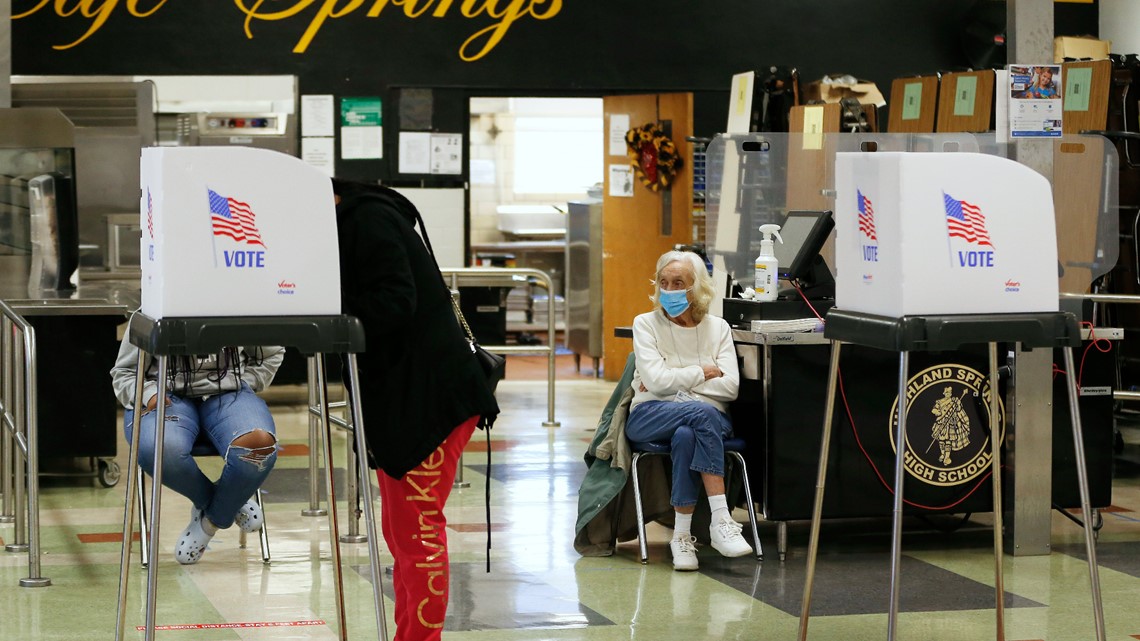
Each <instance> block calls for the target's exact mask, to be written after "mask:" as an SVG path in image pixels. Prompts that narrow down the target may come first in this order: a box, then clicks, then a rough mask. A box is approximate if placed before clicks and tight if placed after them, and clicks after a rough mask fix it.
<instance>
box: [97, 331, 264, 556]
mask: <svg viewBox="0 0 1140 641" xmlns="http://www.w3.org/2000/svg"><path fill="white" fill-rule="evenodd" d="M139 353H140V352H139V348H138V347H136V346H135V345H133V344H132V343H131V342H130V341H129V340H128V337H126V336H124V337H123V341H122V343H121V344H120V345H119V355H118V357H117V358H116V359H115V366H114V368H113V369H111V381H112V384H113V386H114V388H115V395H116V396H117V397H118V399H119V402H120V403H121V404H122V405H123V407H124V408H125V411H124V412H123V432H124V433H125V435H126V437H127V441H128V442H130V441H131V439H132V438H134V435H133V434H131V430H132V427H133V425H134V413H135V411H136V409H137V408H135V407H133V404H134V400H135V373H136V371H137V368H138V362H139ZM284 356H285V349H284V348H283V347H227V348H225V349H224V350H222V351H221V352H219V353H217V354H210V355H206V356H193V357H180V358H173V359H171V360H170V361H169V364H168V369H169V371H168V372H167V380H168V381H169V388H168V393H167V395H166V398H165V399H159V398H158V382H157V381H158V360H157V359H153V358H152V359H150V363H149V364H148V365H147V369H146V378H145V381H144V383H143V395H142V398H143V403H145V404H146V405H145V406H144V407H143V409H142V417H141V423H140V426H139V431H140V434H141V440H140V441H139V465H140V466H142V467H143V469H144V470H145V471H146V473H147V474H152V473H153V467H154V445H155V438H154V436H155V418H156V416H157V414H158V412H157V411H155V410H156V409H157V408H159V407H163V408H165V410H164V411H165V412H166V427H165V430H164V432H163V452H162V484H163V485H164V486H166V487H168V488H170V489H172V490H174V491H175V492H178V493H179V494H181V495H182V496H185V497H186V498H188V499H190V502H191V503H192V504H193V505H192V506H191V510H190V523H189V524H188V525H187V526H186V527H185V528H184V529H183V531H182V534H181V535H179V537H178V542H177V543H176V544H175V546H174V558H175V559H177V560H178V562H179V563H181V564H183V565H189V564H193V563H197V562H198V561H200V560H201V559H202V554H203V553H204V552H205V551H206V546H207V544H209V542H210V539H212V538H213V537H214V534H216V533H217V531H218V530H224V529H226V528H228V527H230V526H232V525H233V524H235V523H236V524H237V526H238V527H239V528H241V529H242V530H243V531H244V532H256V531H258V530H260V529H261V526H262V524H263V523H264V515H263V514H262V511H261V507H260V506H259V505H258V504H257V501H256V500H255V499H254V498H252V497H253V495H254V493H255V492H257V491H258V490H259V488H260V487H261V485H262V483H264V482H265V479H266V478H267V477H268V476H269V472H270V471H271V470H272V469H273V465H274V463H276V462H277V436H276V430H275V428H274V424H273V417H272V416H271V415H270V413H269V407H268V406H267V405H266V403H265V401H264V400H262V399H261V397H259V396H258V395H257V392H260V391H261V390H264V389H265V388H267V387H269V384H270V383H271V382H272V381H273V376H274V375H275V374H276V373H277V368H278V367H279V366H280V365H281V360H282V359H283V358H284ZM203 441H208V442H209V443H210V444H211V445H212V446H213V448H214V450H216V451H217V452H218V453H219V454H221V455H222V458H223V459H224V463H223V465H222V473H221V475H220V476H219V477H218V480H216V481H211V480H210V479H209V478H208V477H207V476H206V475H205V474H204V473H203V472H202V469H201V468H200V467H198V463H197V462H196V461H195V460H194V457H193V456H192V455H191V451H192V450H193V449H194V446H195V444H197V443H201V442H203Z"/></svg>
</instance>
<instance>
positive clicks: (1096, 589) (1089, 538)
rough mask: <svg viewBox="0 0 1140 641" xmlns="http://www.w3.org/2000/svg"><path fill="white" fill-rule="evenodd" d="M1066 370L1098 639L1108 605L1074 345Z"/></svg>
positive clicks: (1069, 349) (1067, 355)
mask: <svg viewBox="0 0 1140 641" xmlns="http://www.w3.org/2000/svg"><path fill="white" fill-rule="evenodd" d="M1064 351H1065V371H1066V372H1069V376H1068V377H1067V378H1068V380H1069V384H1068V390H1069V419H1070V421H1071V422H1072V424H1073V451H1074V454H1075V456H1076V459H1077V487H1078V488H1079V490H1080V493H1081V516H1082V517H1083V518H1084V522H1085V525H1084V528H1082V529H1083V530H1084V532H1085V555H1086V556H1087V557H1088V563H1089V590H1090V593H1091V594H1092V603H1093V621H1094V623H1095V625H1096V638H1097V641H1104V634H1105V632H1104V606H1103V604H1102V603H1101V598H1100V574H1099V572H1098V570H1097V562H1096V542H1095V541H1094V539H1093V528H1092V523H1093V517H1092V508H1091V507H1090V505H1089V477H1088V469H1087V467H1086V466H1085V441H1084V436H1083V434H1082V430H1081V411H1080V407H1079V406H1078V405H1077V403H1078V402H1079V400H1080V399H1079V398H1078V395H1077V381H1076V378H1075V372H1076V371H1077V370H1076V369H1075V368H1074V366H1073V348H1072V347H1066V348H1065V350H1064Z"/></svg>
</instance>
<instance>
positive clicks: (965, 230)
mask: <svg viewBox="0 0 1140 641" xmlns="http://www.w3.org/2000/svg"><path fill="white" fill-rule="evenodd" d="M942 199H943V201H944V202H945V204H946V233H947V234H948V235H949V236H950V237H951V238H962V239H964V240H966V242H970V243H974V244H975V245H978V246H989V247H993V246H994V244H993V243H991V242H990V233H989V232H988V231H986V217H985V215H984V214H982V209H981V208H980V207H978V206H977V205H972V204H970V203H968V202H966V201H964V200H958V199H956V198H954V197H952V196H950V194H947V193H946V192H942Z"/></svg>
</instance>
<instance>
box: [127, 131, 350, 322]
mask: <svg viewBox="0 0 1140 641" xmlns="http://www.w3.org/2000/svg"><path fill="white" fill-rule="evenodd" d="M141 183H142V185H141V187H142V194H141V197H142V202H141V207H140V212H141V217H142V220H141V222H140V225H141V228H142V247H141V248H140V249H141V253H140V254H139V255H140V256H141V261H140V262H141V263H142V312H143V313H144V314H146V315H147V316H149V317H151V318H154V319H161V318H166V317H179V316H297V315H323V314H339V313H340V267H339V261H338V258H337V257H338V255H339V254H338V250H337V235H336V211H335V203H334V201H333V193H332V184H331V182H330V181H329V178H328V176H327V175H326V174H324V173H323V172H321V171H318V170H316V169H314V168H313V167H310V166H309V165H307V164H305V163H304V162H302V161H301V160H299V159H298V158H295V157H293V156H289V155H286V154H282V153H278V152H274V151H269V150H265V149H253V148H248V147H166V148H164V147H152V148H148V149H144V150H143V152H142V166H141Z"/></svg>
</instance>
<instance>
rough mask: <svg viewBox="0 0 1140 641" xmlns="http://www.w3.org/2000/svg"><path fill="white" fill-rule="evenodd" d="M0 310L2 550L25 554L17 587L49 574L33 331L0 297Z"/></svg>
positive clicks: (42, 581)
mask: <svg viewBox="0 0 1140 641" xmlns="http://www.w3.org/2000/svg"><path fill="white" fill-rule="evenodd" d="M0 312H2V313H3V316H2V317H0V422H2V423H3V430H2V431H3V434H2V435H0V477H2V480H0V483H2V486H0V491H2V492H3V494H4V496H3V502H2V504H0V521H3V522H5V523H14V524H15V533H14V534H13V535H12V542H11V543H9V544H8V545H6V546H4V549H5V550H6V551H8V552H25V551H26V552H27V553H28V577H27V578H23V579H20V586H21V587H25V588H39V587H45V586H49V585H51V579H48V578H46V577H42V576H40V516H39V514H40V481H39V470H40V463H39V429H38V417H37V413H36V410H37V405H36V399H37V398H38V395H37V394H38V393H37V390H36V330H35V328H34V327H32V326H31V324H29V323H28V321H26V320H24V318H23V317H22V316H20V315H19V314H17V313H16V312H15V311H14V310H13V309H12V308H11V307H9V306H8V305H7V304H6V303H4V302H3V301H0ZM20 361H22V363H21V362H20ZM18 368H19V371H17V369H18ZM25 488H26V490H27V494H26V495H25Z"/></svg>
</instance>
